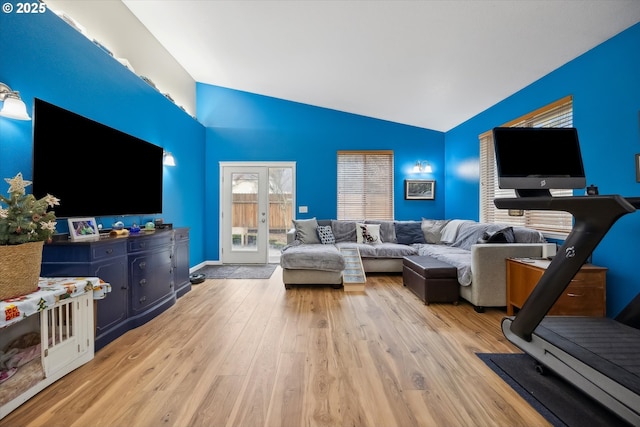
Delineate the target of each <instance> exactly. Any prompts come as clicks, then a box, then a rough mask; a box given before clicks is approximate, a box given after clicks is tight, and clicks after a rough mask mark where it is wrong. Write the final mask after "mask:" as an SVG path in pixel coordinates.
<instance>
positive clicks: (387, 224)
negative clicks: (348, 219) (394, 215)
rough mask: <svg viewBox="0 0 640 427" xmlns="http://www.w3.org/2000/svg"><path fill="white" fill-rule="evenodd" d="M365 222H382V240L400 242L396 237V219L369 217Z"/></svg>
mask: <svg viewBox="0 0 640 427" xmlns="http://www.w3.org/2000/svg"><path fill="white" fill-rule="evenodd" d="M364 223H365V224H380V240H382V241H383V242H386V243H398V240H397V239H396V226H395V221H392V220H384V219H368V220H366V221H365V222H364Z"/></svg>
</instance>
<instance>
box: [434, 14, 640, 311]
mask: <svg viewBox="0 0 640 427" xmlns="http://www.w3.org/2000/svg"><path fill="white" fill-rule="evenodd" d="M639 46H640V24H636V25H635V26H633V27H631V28H630V29H628V30H626V31H624V32H622V33H620V34H619V35H617V36H615V37H613V38H612V39H610V40H608V41H606V42H605V43H603V44H601V45H599V46H597V47H596V48H594V49H592V50H590V51H589V52H587V53H585V54H583V55H581V56H580V57H578V58H576V59H575V60H573V61H571V62H569V63H567V64H565V65H564V66H562V67H561V68H559V69H557V70H555V71H554V72H552V73H550V74H548V75H547V76H545V77H544V78H542V79H540V80H538V81H536V82H534V83H533V84H531V85H530V86H528V87H526V88H524V89H522V90H521V91H519V92H517V93H516V94H514V95H512V96H510V97H508V98H506V99H505V100H503V101H501V102H500V103H498V104H496V105H495V106H493V107H491V108H489V109H488V110H486V111H484V112H482V113H481V114H478V115H477V116H475V117H473V118H472V119H470V120H468V121H467V122H465V123H463V124H461V125H459V126H457V127H456V128H454V129H452V130H450V131H449V132H447V133H446V135H445V146H446V148H445V165H446V174H445V175H446V177H445V180H446V185H445V187H446V188H445V191H446V194H447V198H446V199H445V200H446V201H445V203H446V208H445V212H446V216H447V217H450V218H453V217H461V218H471V219H478V216H479V207H478V206H479V192H478V166H477V165H478V156H479V143H478V135H480V134H481V133H483V132H485V131H487V130H490V129H492V128H493V127H495V126H499V125H501V124H503V123H506V122H508V121H510V120H512V119H515V118H517V117H519V116H521V115H523V114H526V113H528V112H530V111H533V110H535V109H537V108H540V107H542V106H544V105H546V104H548V103H550V102H553V101H555V100H557V99H560V98H562V97H564V96H567V95H572V96H573V112H574V116H573V117H574V126H575V127H576V128H577V129H578V135H579V138H580V143H581V147H582V154H583V157H584V163H585V170H586V174H587V181H588V184H591V183H593V184H595V185H597V186H598V187H599V190H600V194H621V195H623V196H640V184H638V183H637V182H636V175H635V173H636V172H635V160H634V156H635V154H636V153H640V135H639V132H640V130H639V129H640V123H639V120H640V119H639V112H640V49H639V48H638V47H639ZM505 66H508V64H505ZM638 247H640V213H634V214H630V215H627V216H626V217H623V218H622V219H620V220H619V221H618V222H617V223H616V224H615V225H614V227H613V228H612V230H611V231H610V232H609V233H608V234H607V236H606V237H605V239H604V240H603V241H602V243H601V244H600V246H599V247H598V248H597V249H596V251H595V252H594V255H593V263H594V264H598V265H602V266H604V267H607V268H609V272H608V274H607V281H608V283H607V286H608V288H607V312H608V315H609V316H610V317H613V316H615V315H616V314H617V313H619V311H620V310H621V309H622V308H623V307H624V306H625V305H626V304H627V303H628V302H629V301H630V300H631V299H632V298H633V297H634V296H635V295H636V294H638V293H639V292H640V275H638V273H637V268H636V265H637V264H636V263H637V262H638V261H640V258H639V254H640V252H639V251H638Z"/></svg>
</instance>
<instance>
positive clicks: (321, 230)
mask: <svg viewBox="0 0 640 427" xmlns="http://www.w3.org/2000/svg"><path fill="white" fill-rule="evenodd" d="M318 237H319V238H320V242H321V243H322V244H323V245H332V244H334V243H335V242H336V238H335V237H334V236H333V231H331V226H330V225H319V226H318Z"/></svg>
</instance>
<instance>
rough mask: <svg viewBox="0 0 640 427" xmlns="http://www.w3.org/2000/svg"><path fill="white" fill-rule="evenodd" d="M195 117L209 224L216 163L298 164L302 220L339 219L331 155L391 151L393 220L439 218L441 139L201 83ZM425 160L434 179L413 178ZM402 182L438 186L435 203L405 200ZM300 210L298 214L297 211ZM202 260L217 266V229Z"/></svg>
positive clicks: (215, 198)
mask: <svg viewBox="0 0 640 427" xmlns="http://www.w3.org/2000/svg"><path fill="white" fill-rule="evenodd" d="M196 95H197V96H196V99H197V111H198V118H199V119H200V121H201V122H202V123H203V124H204V125H205V126H206V127H207V129H208V130H207V155H206V158H207V177H206V181H207V207H206V211H207V217H208V218H210V219H211V221H212V224H213V220H214V219H217V218H218V216H219V214H218V212H219V183H218V181H219V166H218V162H220V161H295V162H296V169H297V179H296V186H297V200H296V201H297V204H298V205H303V206H308V207H309V213H308V214H304V215H302V214H299V215H298V217H299V218H309V217H316V218H335V217H336V200H337V184H336V174H337V172H336V152H337V151H339V150H393V151H394V163H395V164H394V169H395V171H394V185H395V188H394V191H395V195H396V197H395V203H394V211H395V217H396V218H397V219H420V218H421V217H428V218H442V217H443V214H444V206H445V194H444V191H443V190H444V188H443V186H442V184H443V178H444V160H443V158H444V134H443V133H441V132H436V131H432V130H427V129H422V128H417V127H413V126H406V125H401V124H397V123H392V122H388V121H384V120H376V119H372V118H368V117H363V116H358V115H354V114H348V113H344V112H339V111H335V110H330V109H326V108H319V107H314V106H310V105H306V104H300V103H295V102H290V101H284V100H281V99H276V98H270V97H266V96H261V95H256V94H251V93H247V92H241V91H237V90H231V89H226V88H221V87H217V86H211V85H206V84H198V85H197V89H196ZM417 160H428V161H429V162H430V163H431V165H432V167H433V173H431V174H420V175H415V174H412V173H411V172H410V171H411V169H412V168H413V166H414V165H415V163H416V161H417ZM406 178H423V179H435V180H436V198H435V200H429V201H426V200H410V201H407V200H404V197H403V191H404V189H403V186H404V180H405V179H406ZM296 211H297V208H296ZM208 237H209V239H208V240H207V248H206V256H207V258H208V259H218V250H219V249H218V230H217V229H215V230H213V229H209V230H208Z"/></svg>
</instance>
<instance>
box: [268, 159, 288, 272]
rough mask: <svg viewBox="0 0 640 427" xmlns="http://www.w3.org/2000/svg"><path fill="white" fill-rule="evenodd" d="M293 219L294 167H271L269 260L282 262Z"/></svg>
mask: <svg viewBox="0 0 640 427" xmlns="http://www.w3.org/2000/svg"><path fill="white" fill-rule="evenodd" d="M292 219H293V168H291V167H270V168H269V262H270V263H278V262H280V251H281V250H282V248H283V247H284V246H285V245H286V244H287V230H288V229H289V228H291V220H292Z"/></svg>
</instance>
